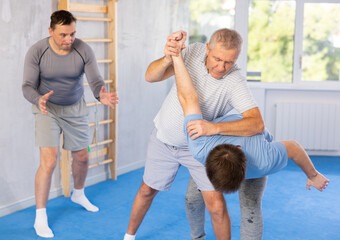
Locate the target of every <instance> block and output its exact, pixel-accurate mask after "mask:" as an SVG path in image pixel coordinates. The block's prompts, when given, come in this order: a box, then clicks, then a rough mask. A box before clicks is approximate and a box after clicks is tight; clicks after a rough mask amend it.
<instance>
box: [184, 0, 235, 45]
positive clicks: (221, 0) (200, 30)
mask: <svg viewBox="0 0 340 240" xmlns="http://www.w3.org/2000/svg"><path fill="white" fill-rule="evenodd" d="M234 15H235V0H209V1H207V0H191V1H190V23H189V43H193V42H203V43H206V42H208V41H209V39H210V36H211V35H212V34H213V33H214V32H215V31H216V30H218V29H220V28H231V29H233V28H234Z"/></svg>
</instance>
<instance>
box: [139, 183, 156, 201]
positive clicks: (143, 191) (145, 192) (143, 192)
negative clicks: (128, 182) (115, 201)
mask: <svg viewBox="0 0 340 240" xmlns="http://www.w3.org/2000/svg"><path fill="white" fill-rule="evenodd" d="M157 192H158V191H157V190H155V189H153V188H151V187H149V186H148V185H146V184H145V183H143V184H142V186H141V187H140V189H139V191H138V194H139V195H140V197H142V198H153V197H154V196H155V195H156V193H157Z"/></svg>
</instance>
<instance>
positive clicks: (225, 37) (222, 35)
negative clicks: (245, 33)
mask: <svg viewBox="0 0 340 240" xmlns="http://www.w3.org/2000/svg"><path fill="white" fill-rule="evenodd" d="M242 42H243V40H242V37H241V35H240V34H239V33H238V32H236V31H235V30H232V29H228V28H222V29H219V30H217V31H215V32H214V33H213V35H212V36H211V38H210V41H209V49H210V50H211V49H213V48H214V47H215V45H216V43H221V44H222V46H223V47H224V48H225V49H227V50H229V49H237V51H238V53H240V52H241V48H242Z"/></svg>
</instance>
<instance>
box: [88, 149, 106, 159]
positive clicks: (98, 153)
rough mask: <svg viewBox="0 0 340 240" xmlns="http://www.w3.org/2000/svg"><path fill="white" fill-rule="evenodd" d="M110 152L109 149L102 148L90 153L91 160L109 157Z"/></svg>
mask: <svg viewBox="0 0 340 240" xmlns="http://www.w3.org/2000/svg"><path fill="white" fill-rule="evenodd" d="M108 152H109V150H108V148H102V149H98V150H94V151H91V152H89V159H95V158H98V157H102V156H105V155H107V154H108Z"/></svg>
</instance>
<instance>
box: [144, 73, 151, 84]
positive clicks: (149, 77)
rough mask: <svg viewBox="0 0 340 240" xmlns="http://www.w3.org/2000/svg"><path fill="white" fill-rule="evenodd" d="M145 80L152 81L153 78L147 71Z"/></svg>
mask: <svg viewBox="0 0 340 240" xmlns="http://www.w3.org/2000/svg"><path fill="white" fill-rule="evenodd" d="M145 80H146V81H147V82H152V78H151V75H150V74H149V73H148V72H147V71H146V73H145Z"/></svg>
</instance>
